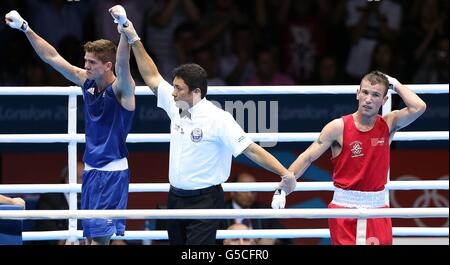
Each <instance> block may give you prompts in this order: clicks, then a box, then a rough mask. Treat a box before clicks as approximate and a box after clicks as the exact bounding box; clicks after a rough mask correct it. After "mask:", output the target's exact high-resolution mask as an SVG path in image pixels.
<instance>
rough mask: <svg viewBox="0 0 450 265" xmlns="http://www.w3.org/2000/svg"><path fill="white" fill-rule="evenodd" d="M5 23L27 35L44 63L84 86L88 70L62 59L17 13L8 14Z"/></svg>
mask: <svg viewBox="0 0 450 265" xmlns="http://www.w3.org/2000/svg"><path fill="white" fill-rule="evenodd" d="M5 22H6V24H8V25H9V26H10V27H11V28H15V29H19V30H21V31H23V32H24V33H25V35H26V36H27V38H28V41H29V42H30V43H31V46H33V49H34V50H35V51H36V53H37V54H38V55H39V57H40V58H41V59H42V60H43V61H44V62H46V63H47V64H49V65H51V66H52V67H53V68H54V69H55V70H56V71H58V72H59V73H61V74H62V75H63V76H64V77H65V78H67V79H68V80H70V81H71V82H73V83H75V84H76V85H78V86H82V85H83V83H84V81H86V79H87V77H86V70H84V69H81V68H79V67H76V66H73V65H71V64H70V63H69V62H67V61H66V60H65V59H64V58H63V57H61V55H60V54H59V53H58V52H57V51H56V49H55V48H54V47H53V46H52V45H50V44H49V43H48V42H47V41H45V40H44V39H43V38H41V37H40V36H39V35H37V34H36V33H35V32H34V31H33V30H32V29H31V28H30V27H29V25H28V23H27V22H26V21H25V20H23V18H22V17H21V16H20V14H19V13H17V11H15V10H13V11H11V12H9V13H8V14H6V15H5Z"/></svg>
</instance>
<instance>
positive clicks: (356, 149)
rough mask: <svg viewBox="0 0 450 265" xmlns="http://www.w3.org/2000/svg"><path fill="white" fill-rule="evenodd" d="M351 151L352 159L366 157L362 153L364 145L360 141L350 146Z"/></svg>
mask: <svg viewBox="0 0 450 265" xmlns="http://www.w3.org/2000/svg"><path fill="white" fill-rule="evenodd" d="M350 151H352V158H355V157H360V156H364V154H363V153H362V151H363V148H362V143H361V142H358V141H354V142H352V143H351V144H350Z"/></svg>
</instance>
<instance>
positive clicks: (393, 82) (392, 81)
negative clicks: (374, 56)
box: [384, 74, 400, 91]
mask: <svg viewBox="0 0 450 265" xmlns="http://www.w3.org/2000/svg"><path fill="white" fill-rule="evenodd" d="M384 75H385V76H386V78H387V79H388V81H389V84H390V85H392V89H393V90H394V91H395V89H396V88H397V86H398V85H399V84H400V82H399V81H398V80H397V79H396V78H394V77H392V76H389V75H387V74H384Z"/></svg>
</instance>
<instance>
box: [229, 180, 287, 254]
mask: <svg viewBox="0 0 450 265" xmlns="http://www.w3.org/2000/svg"><path fill="white" fill-rule="evenodd" d="M235 181H236V182H238V183H247V182H248V183H255V182H256V178H255V177H254V176H253V175H251V174H248V173H245V172H243V173H240V174H238V175H237V177H236V179H235ZM225 208H228V209H262V208H270V206H269V205H265V204H261V203H259V202H257V194H256V193H255V192H231V199H230V200H228V201H226V202H225ZM233 224H244V225H246V226H247V227H248V229H282V228H283V226H282V225H281V224H280V223H279V222H278V220H276V219H250V218H236V219H228V220H224V222H223V223H222V224H221V229H226V228H227V227H230V226H231V225H233ZM255 242H256V244H258V245H274V244H290V243H291V242H290V241H289V240H279V239H271V238H262V239H257V240H255Z"/></svg>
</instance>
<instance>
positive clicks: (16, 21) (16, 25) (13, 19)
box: [5, 10, 28, 32]
mask: <svg viewBox="0 0 450 265" xmlns="http://www.w3.org/2000/svg"><path fill="white" fill-rule="evenodd" d="M5 21H6V24H8V26H10V27H11V28H13V29H18V30H21V31H23V32H26V31H27V30H28V23H27V21H25V20H24V19H23V18H22V17H21V16H20V14H19V13H18V12H17V11H16V10H12V11H10V12H9V13H8V14H6V15H5Z"/></svg>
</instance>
